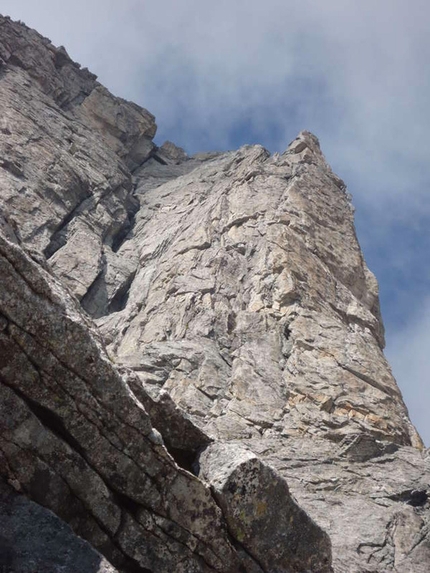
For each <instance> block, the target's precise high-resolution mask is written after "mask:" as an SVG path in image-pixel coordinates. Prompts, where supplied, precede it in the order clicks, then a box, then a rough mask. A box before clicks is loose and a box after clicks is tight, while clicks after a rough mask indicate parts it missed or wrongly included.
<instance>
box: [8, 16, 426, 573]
mask: <svg viewBox="0 0 430 573" xmlns="http://www.w3.org/2000/svg"><path fill="white" fill-rule="evenodd" d="M0 64H1V67H0V106H1V116H0V117H1V120H0V121H1V126H0V163H1V169H0V178H1V179H0V180H1V192H0V265H1V268H0V277H1V278H0V392H1V394H2V398H1V400H0V409H1V414H0V513H1V514H2V515H3V516H6V517H5V518H4V519H5V521H4V522H3V521H2V525H1V526H0V556H1V557H0V565H3V563H4V564H5V565H4V566H5V567H9V568H12V565H11V563H12V559H14V560H15V561H14V563H18V565H16V566H15V565H13V566H14V567H19V570H20V571H25V572H27V571H28V572H29V573H30V571H36V570H37V571H40V570H43V568H45V570H48V569H49V570H50V571H57V570H64V571H69V570H70V571H72V570H75V569H76V570H80V571H88V572H91V571H97V570H99V571H114V570H115V568H116V570H118V571H119V572H124V573H128V572H130V573H131V572H138V571H141V572H148V571H149V572H153V573H164V572H168V571H178V572H183V573H194V572H196V573H197V572H209V571H218V572H226V573H236V572H238V573H239V572H242V573H246V572H248V573H257V572H258V573H261V572H264V573H281V572H282V573H299V572H301V573H305V572H312V573H330V572H331V571H334V572H335V573H345V572H346V571H348V572H351V573H370V572H372V573H377V572H379V573H382V572H385V571H387V572H388V571H392V572H397V573H424V572H426V573H427V571H428V570H430V533H429V528H430V513H429V510H430V504H429V501H428V497H427V496H428V489H429V480H430V456H429V454H428V451H426V450H425V449H424V448H423V445H422V442H421V440H420V438H419V436H418V434H417V432H416V431H415V429H414V428H413V426H412V424H411V423H410V421H409V418H408V413H407V409H406V407H405V405H404V403H403V400H402V397H401V394H400V391H399V389H398V387H397V385H396V382H395V380H394V379H393V377H392V375H391V371H390V368H389V366H388V364H387V362H386V360H385V358H384V355H383V352H382V349H383V345H384V333H383V326H382V321H381V317H380V312H379V303H378V288H377V283H376V280H375V278H374V276H373V275H372V273H371V272H370V271H369V270H368V268H367V267H366V265H365V262H364V260H363V257H362V254H361V251H360V247H359V245H358V242H357V239H356V236H355V231H354V225H353V211H352V207H351V204H350V198H349V196H348V194H347V193H346V189H345V185H344V183H343V182H342V181H341V180H340V179H339V178H338V177H337V176H336V175H335V174H334V173H333V172H332V171H331V169H330V167H329V166H328V165H327V163H326V162H325V159H324V157H323V155H322V153H321V150H320V148H319V144H318V141H317V139H316V137H315V136H313V135H312V134H310V133H308V132H302V133H301V134H299V136H298V138H297V139H296V140H294V141H293V142H292V143H291V144H290V146H289V147H288V149H287V150H286V151H285V152H284V153H283V154H275V155H273V156H270V154H269V153H268V152H267V151H266V150H265V149H263V148H262V147H260V146H248V147H244V148H242V149H240V150H238V151H235V152H225V153H206V154H197V155H195V156H193V157H191V158H190V157H187V155H186V154H185V152H184V151H183V150H182V149H180V148H178V147H177V146H175V145H174V144H173V143H171V142H166V143H165V144H163V145H162V146H161V147H160V148H158V147H157V146H155V144H154V143H153V142H152V138H153V137H154V135H155V131H156V126H155V122H154V118H153V116H152V115H151V114H150V113H149V112H147V111H146V110H144V109H142V108H140V107H139V106H137V105H135V104H132V103H130V102H126V101H125V100H122V99H120V98H117V97H115V96H113V95H112V94H110V93H109V92H108V91H107V90H106V88H104V87H103V86H101V85H100V84H99V83H98V82H97V81H96V78H95V76H94V75H92V74H91V73H90V72H88V71H87V70H85V69H81V68H80V67H79V65H78V64H76V63H74V62H73V61H72V60H71V59H70V58H69V56H68V55H67V52H66V51H65V49H64V48H55V47H54V46H52V44H51V43H50V42H49V40H47V39H46V38H43V37H42V36H40V35H39V34H37V32H34V31H32V30H29V29H28V28H26V27H25V26H24V25H22V24H19V23H14V22H12V21H11V20H9V19H8V18H0ZM11 488H12V490H11ZM13 489H14V490H16V491H15V493H14V492H13ZM16 492H18V493H16ZM42 506H43V507H42ZM49 510H50V511H52V512H54V514H56V516H57V517H55V516H53V515H52V514H51V513H50V512H49ZM2 519H3V518H2ZM61 520H63V521H61ZM23 521H26V522H28V527H27V529H25V533H24V534H23V536H22V538H20V540H19V542H18V541H17V542H15V541H14V538H15V535H14V534H13V532H16V531H19V530H20V528H21V527H22V526H21V524H22V522H23ZM64 522H66V523H67V524H68V525H66V524H65V523H64ZM69 526H70V527H71V528H72V530H73V532H72V530H71V529H70V527H69ZM51 532H57V533H58V535H57V533H55V539H56V542H55V543H56V544H55V543H54V544H53V545H52V544H51V545H49V543H48V541H49V539H51V538H52V537H53V536H54V533H52V534H51ZM76 535H78V536H80V537H82V538H84V539H86V540H87V542H89V544H91V546H92V548H91V547H90V546H89V545H88V544H87V543H85V542H83V541H82V540H80V539H79V538H78V537H76ZM69 544H70V547H73V548H76V549H73V551H75V552H76V555H77V556H78V557H77V558H76V559H77V561H76V563H74V564H73V563H71V562H70V558H69V557H68V555H69V554H68V553H67V550H66V546H69ZM45 546H46V551H45V550H40V547H45ZM97 552H99V553H97ZM29 554H32V555H33V556H34V559H33V561H31V560H30V561H25V559H24V557H23V556H25V555H27V556H28V555H29ZM101 555H103V557H101ZM1 559H3V561H1ZM43 559H45V560H46V562H45V563H44V562H43ZM79 559H81V561H79ZM32 563H33V565H32ZM34 563H36V565H34ZM77 563H78V564H79V566H77ZM32 567H33V569H32ZM73 567H75V569H73ZM6 570H8V569H6ZM11 570H14V569H13V568H12V569H11ZM15 570H16V569H15Z"/></svg>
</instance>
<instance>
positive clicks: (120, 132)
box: [0, 17, 156, 313]
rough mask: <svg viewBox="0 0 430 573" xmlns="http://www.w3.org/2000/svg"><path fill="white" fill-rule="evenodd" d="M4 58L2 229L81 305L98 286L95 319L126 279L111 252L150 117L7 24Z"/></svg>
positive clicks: (125, 217) (1, 35) (125, 221)
mask: <svg viewBox="0 0 430 573" xmlns="http://www.w3.org/2000/svg"><path fill="white" fill-rule="evenodd" d="M0 60H1V67H0V165H1V166H2V169H0V184H1V187H2V193H1V195H0V227H1V228H3V229H4V230H5V232H6V233H7V234H8V236H9V237H10V238H12V239H13V240H15V241H17V242H20V243H23V244H25V245H27V246H31V247H33V248H37V249H38V250H40V251H43V253H44V254H45V256H46V258H47V259H49V261H50V264H51V266H52V268H54V269H55V271H56V273H57V275H58V276H60V277H61V279H62V280H63V282H64V283H65V284H66V285H67V286H68V287H69V288H70V289H71V290H72V291H73V292H74V294H75V295H76V296H77V297H78V298H79V299H80V300H81V301H82V304H83V305H84V307H86V308H88V309H89V310H91V308H90V307H91V297H92V292H93V290H94V288H97V289H100V288H101V286H102V285H103V289H104V293H105V296H104V299H103V309H102V311H98V312H102V313H103V312H104V311H105V310H107V309H110V310H115V309H116V306H115V305H116V302H115V300H116V298H118V296H120V295H121V290H122V289H123V288H124V287H125V286H126V285H127V284H128V283H129V281H130V269H129V265H127V264H126V263H125V262H124V261H122V260H121V259H120V258H118V256H117V255H116V253H115V251H116V250H117V248H118V246H119V245H120V244H121V241H122V240H123V237H124V236H125V235H126V234H127V232H128V231H129V229H130V225H131V221H132V219H133V215H134V213H135V212H136V210H137V209H138V202H137V201H136V199H135V198H134V197H133V196H132V181H131V172H130V170H129V167H131V168H132V167H136V166H137V165H139V164H140V163H142V162H143V161H145V160H146V159H147V158H148V157H150V155H151V154H152V151H153V149H155V145H154V144H153V143H152V137H153V136H154V134H155V131H156V125H155V121H154V117H153V116H152V115H151V114H150V113H149V112H147V111H146V110H144V109H142V108H140V107H139V106H137V105H135V104H133V103H129V102H126V101H125V100H122V99H120V98H116V97H114V96H113V95H112V94H110V93H109V92H108V91H107V90H106V89H105V88H104V87H103V86H101V85H100V84H98V82H97V81H96V77H95V76H94V75H93V74H90V73H89V72H88V70H85V69H80V66H79V65H78V64H76V63H75V62H73V61H72V60H71V59H70V58H69V57H68V55H67V53H66V51H65V50H64V48H59V49H57V48H55V47H54V46H53V45H52V44H51V43H50V41H49V40H48V39H47V38H43V37H42V36H40V35H39V34H38V33H37V32H35V31H34V30H30V29H29V28H27V27H25V26H23V25H20V24H17V23H15V22H12V21H11V20H9V19H7V18H3V17H0ZM112 276H113V277H114V279H115V280H114V284H113V279H112ZM118 293H119V294H118Z"/></svg>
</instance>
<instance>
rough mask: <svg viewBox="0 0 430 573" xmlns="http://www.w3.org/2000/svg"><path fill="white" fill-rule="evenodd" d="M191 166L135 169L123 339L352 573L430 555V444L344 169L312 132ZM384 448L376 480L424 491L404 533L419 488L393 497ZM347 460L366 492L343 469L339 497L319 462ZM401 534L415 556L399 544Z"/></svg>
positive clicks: (144, 367)
mask: <svg viewBox="0 0 430 573" xmlns="http://www.w3.org/2000/svg"><path fill="white" fill-rule="evenodd" d="M180 165H183V168H182V173H181V172H180V171H179V167H180ZM180 165H179V166H178V165H177V166H175V169H176V173H172V166H171V165H166V166H163V165H160V164H157V166H156V167H155V165H151V162H148V163H146V164H145V165H143V166H142V167H141V168H140V169H139V170H138V171H137V172H136V174H135V178H136V192H137V193H138V194H139V199H140V202H141V208H140V210H139V212H138V213H137V214H136V222H135V226H134V233H133V237H130V240H128V241H126V242H125V243H124V244H123V245H122V247H121V249H120V252H122V253H123V256H124V258H127V259H129V258H130V257H129V256H128V253H133V254H134V256H135V260H138V263H136V267H135V275H134V279H133V281H132V283H131V285H130V289H129V292H128V295H127V301H126V304H125V307H124V309H123V310H122V311H120V312H117V313H114V314H110V315H106V316H105V317H103V318H100V319H99V321H98V323H99V326H100V329H101V331H102V333H103V334H104V336H105V340H106V341H107V342H108V344H109V352H110V353H111V355H112V356H114V357H115V360H117V361H119V362H120V363H122V364H125V365H127V366H128V367H130V368H132V369H133V370H134V371H135V372H136V374H137V375H138V376H139V378H140V379H141V381H142V383H143V385H144V386H145V388H147V389H148V391H150V392H151V395H152V396H153V399H156V396H157V393H158V392H163V393H165V392H168V393H169V394H170V396H171V397H172V398H173V400H174V401H175V402H176V404H177V405H178V406H179V407H180V408H181V409H183V410H185V411H186V412H188V415H189V416H190V418H191V419H192V420H193V422H194V423H195V424H196V425H198V426H199V427H200V428H201V429H202V431H204V432H205V433H206V434H207V435H208V436H209V437H212V439H214V440H216V441H221V442H228V441H231V440H233V441H236V442H237V441H238V440H239V441H240V442H241V443H242V444H244V445H246V447H248V448H250V449H251V450H252V451H253V452H255V453H256V454H257V455H258V456H259V458H260V459H261V460H267V461H268V462H269V463H270V464H271V465H272V466H274V467H276V468H277V469H278V471H279V473H280V474H281V475H283V476H284V477H285V478H286V479H287V481H288V483H289V486H290V490H291V492H292V494H293V495H294V496H296V497H297V499H298V500H299V501H300V504H301V506H302V507H303V508H306V509H307V511H308V513H309V515H311V516H312V517H313V518H314V519H315V520H316V522H317V523H319V524H320V525H322V526H323V528H324V529H326V530H327V531H328V532H329V535H330V538H331V540H332V543H333V547H334V550H333V562H334V569H335V571H336V572H337V573H341V572H344V571H345V568H346V567H348V569H347V570H348V571H351V572H354V573H355V572H357V573H358V572H360V573H364V572H365V571H366V572H368V571H381V572H382V571H399V572H402V571H403V570H404V571H409V569H410V570H413V568H414V567H415V568H417V567H418V566H419V567H422V568H424V569H425V568H426V567H428V564H429V563H430V557H429V556H428V555H427V553H426V551H427V549H426V548H427V546H428V543H429V537H428V507H429V506H428V502H427V497H426V493H425V492H426V491H427V489H428V483H429V481H430V473H429V467H428V461H427V458H426V457H425V454H423V453H420V450H421V449H422V447H423V446H422V443H421V440H420V438H419V436H418V434H417V432H416V431H415V429H414V428H413V426H412V424H411V423H410V421H409V418H408V414H407V409H406V407H405V405H404V403H403V400H402V397H401V394H400V391H399V389H398V387H397V385H396V383H395V380H394V379H393V377H392V374H391V371H390V368H389V366H388V364H387V362H386V360H385V358H384V355H383V352H382V348H383V345H384V334H383V326H382V322H381V319H380V312H379V303H378V290H377V283H376V280H375V278H374V276H373V275H372V273H371V272H370V271H369V270H368V269H367V267H366V265H365V263H364V261H363V257H362V254H361V251H360V248H359V245H358V243H357V239H356V236H355V231H354V226H353V209H352V207H351V203H350V197H349V196H348V194H347V192H346V190H345V185H344V183H343V182H342V181H341V180H340V179H339V178H338V177H337V176H336V175H334V174H333V172H332V171H331V169H330V168H329V166H328V165H327V164H326V162H325V159H324V157H323V155H322V153H321V151H320V148H319V145H318V141H317V139H316V138H315V137H314V136H313V135H311V134H309V133H307V132H303V133H301V134H300V135H299V137H298V138H297V139H296V140H295V141H293V142H292V144H291V145H290V146H289V148H288V149H287V151H286V152H285V153H283V154H282V155H279V154H275V155H274V156H270V155H269V153H268V152H267V151H266V150H264V149H263V148H261V147H259V146H252V147H245V148H242V149H241V150H239V151H237V152H229V153H223V154H214V155H208V156H197V157H194V158H190V159H186V160H184V161H183V162H182V164H180ZM146 172H147V173H148V174H147V176H145V173H146ZM163 172H164V174H165V176H164V177H163ZM175 175H176V177H175ZM159 430H160V431H161V433H163V431H164V430H163V424H162V421H161V422H160V423H159ZM411 446H412V447H413V448H412V449H411ZM404 448H406V450H405V449H404ZM414 448H417V449H414ZM291 451H292V452H294V455H293V454H291V453H289V452H291ZM304 452H308V454H309V455H308V456H306V455H305V454H304ZM327 452H330V455H328V453H327ZM340 452H343V453H342V455H341V454H340ZM403 452H409V453H408V454H404V453H403ZM386 455H391V462H390V464H389V465H386V466H384V467H386V468H387V473H386V474H381V475H380V478H378V481H379V485H378V487H379V488H382V487H383V484H384V480H385V478H388V476H390V479H391V481H392V486H391V487H392V491H393V494H397V493H399V492H407V491H414V490H417V491H420V492H424V493H423V494H422V495H423V500H424V501H423V507H416V508H413V509H410V508H409V506H408V507H407V510H406V511H407V512H412V514H413V515H414V516H415V517H416V520H415V518H414V519H412V518H411V519H409V518H408V519H409V521H407V523H408V526H407V527H405V528H403V530H400V529H397V531H398V532H399V531H403V533H398V535H400V536H401V538H402V541H401V542H398V544H397V546H396V544H395V543H394V542H392V543H391V542H390V543H389V542H388V541H384V540H385V539H386V538H387V535H388V534H387V531H391V529H392V526H393V525H392V524H393V523H394V521H393V520H395V519H403V517H402V518H400V517H396V518H395V516H398V515H403V513H402V512H403V511H404V505H405V503H406V505H408V503H407V500H406V501H405V500H403V499H402V500H400V501H391V502H390V504H388V505H387V504H385V505H381V504H380V503H379V502H376V501H375V500H374V499H373V498H372V496H371V491H370V490H369V489H368V487H367V486H366V487H365V485H364V484H365V483H366V479H367V478H366V476H367V475H372V470H371V468H372V467H375V470H374V471H375V476H376V475H379V474H378V469H377V468H379V467H380V466H379V464H380V463H381V462H380V460H385V459H386V458H385V456H386ZM403 455H408V456H412V455H413V457H414V463H415V464H416V467H417V468H419V472H420V473H421V480H420V483H419V484H418V483H417V479H416V478H415V477H413V472H412V471H408V470H407V464H406V463H405V462H404V461H402V459H403V458H402V456H403ZM345 456H346V458H345ZM285 458H287V459H288V460H290V461H289V463H286V462H285V461H284V459H285ZM303 459H305V461H302V460H303ZM345 459H346V460H348V464H351V463H353V464H354V465H356V466H357V469H356V470H351V471H354V473H355V474H358V476H357V480H356V491H352V490H351V489H348V488H347V487H345V486H344V483H345V481H344V480H342V479H340V481H339V484H337V482H336V487H337V486H338V487H337V489H336V496H335V499H334V500H333V501H332V500H330V501H328V500H327V498H328V496H327V497H326V496H325V494H324V497H322V496H321V494H320V493H319V486H315V483H316V484H318V483H319V478H318V475H319V473H320V472H321V471H322V470H321V468H323V469H325V468H327V471H330V472H331V473H330V478H327V479H331V478H332V477H335V476H336V475H337V473H339V474H341V472H343V471H344V470H343V469H342V467H343V466H342V464H343V463H344V461H343V460H345ZM364 462H367V465H365V469H363V466H362V465H361V464H363V463H364ZM296 465H297V467H298V468H299V469H298V470H297V472H295V473H292V472H291V467H293V468H294V467H296ZM388 468H389V469H388ZM315 474H317V477H315ZM292 475H293V476H294V478H293V480H292V481H291V476H292ZM329 483H331V482H329ZM346 483H349V481H347V482H346ZM305 494H306V495H305ZM359 508H362V512H361V514H360V511H359ZM423 508H424V509H423ZM408 515H409V513H408ZM405 519H406V518H405ZM406 530H407V531H408V532H406ZM346 532H348V534H346ZM390 535H391V534H390ZM405 536H406V537H405ZM406 538H407V539H406ZM390 539H391V537H390ZM393 539H394V538H393ZM414 539H415V541H416V543H417V545H416V546H414V542H413V540H414ZM381 540H383V541H381ZM402 543H403V545H405V546H408V547H415V549H414V550H416V551H417V553H416V555H418V557H416V556H414V555H413V551H412V552H411V553H410V554H409V553H407V552H406V553H404V554H402V555H403V557H399V555H400V554H399V549H398V547H399V546H400V545H402ZM363 544H364V545H363ZM381 544H382V545H383V547H384V549H383V550H382V551H380V552H379V553H378V551H377V550H375V551H373V550H372V551H370V550H369V549H368V547H375V548H378V547H380V545H381ZM399 544H400V545H399ZM408 544H409V545H408ZM374 553H377V555H376V556H374ZM399 560H400V561H399ZM420 560H421V561H420ZM400 562H401V565H398V563H400ZM371 567H373V569H372V568H371ZM408 567H409V569H407V568H408ZM417 570H418V569H417Z"/></svg>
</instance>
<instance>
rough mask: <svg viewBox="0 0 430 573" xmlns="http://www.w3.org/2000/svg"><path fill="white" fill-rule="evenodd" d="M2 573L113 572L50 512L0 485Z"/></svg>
mask: <svg viewBox="0 0 430 573" xmlns="http://www.w3.org/2000/svg"><path fill="white" fill-rule="evenodd" d="M0 571H2V573H17V572H19V573H36V572H37V573H82V572H84V571H85V572H87V573H115V572H116V571H117V570H116V569H115V568H114V567H112V565H110V563H108V562H107V561H106V559H104V558H103V557H102V556H101V555H100V554H99V553H97V552H96V551H94V549H92V547H91V546H90V545H89V544H88V543H86V542H85V541H83V540H82V539H80V538H78V537H76V535H74V533H73V532H72V530H71V529H70V527H69V526H68V525H66V524H65V523H64V522H62V521H61V520H60V519H58V517H56V516H55V515H54V514H53V513H51V512H50V511H48V510H46V509H43V508H42V507H40V506H39V505H37V504H36V503H34V502H32V501H28V500H27V499H26V498H25V497H24V496H22V495H18V494H17V493H15V492H14V491H13V489H12V488H11V487H6V486H5V484H2V483H0Z"/></svg>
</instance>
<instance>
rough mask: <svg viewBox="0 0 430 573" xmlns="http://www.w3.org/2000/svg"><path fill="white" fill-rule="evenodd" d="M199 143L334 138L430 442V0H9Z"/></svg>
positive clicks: (161, 121) (414, 406)
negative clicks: (305, 135) (303, 135)
mask: <svg viewBox="0 0 430 573" xmlns="http://www.w3.org/2000/svg"><path fill="white" fill-rule="evenodd" d="M0 12H1V13H3V14H9V15H10V16H12V17H13V18H15V19H21V20H23V21H24V22H25V23H26V24H28V25H30V26H32V27H35V28H36V29H38V31H40V32H41V33H43V34H45V35H46V36H48V37H49V38H50V39H51V40H52V41H53V42H54V43H55V44H57V45H59V44H63V45H65V46H66V48H67V50H68V52H69V54H70V55H71V56H72V57H73V58H74V59H75V60H77V61H78V62H80V63H81V64H82V65H84V66H87V67H89V68H90V69H91V70H92V71H93V72H95V73H96V74H97V75H98V76H99V79H100V81H101V82H102V83H104V84H105V85H107V86H108V87H109V88H110V89H111V90H112V91H113V92H114V93H115V94H117V95H120V96H122V97H125V98H127V99H131V100H133V101H136V102H137V103H139V104H141V105H143V106H144V107H146V108H147V109H149V110H150V111H151V112H152V113H154V114H155V115H156V117H157V123H158V126H159V130H158V135H157V139H156V141H157V142H158V143H162V142H163V141H164V140H165V139H170V140H172V141H174V142H175V143H177V144H178V145H182V146H183V147H185V149H186V150H187V151H188V152H189V153H193V152H195V151H203V150H212V149H231V148H236V147H238V146H240V145H242V144H244V143H261V144H262V145H264V146H265V147H267V148H268V149H269V150H270V151H282V150H284V149H285V147H286V146H287V144H288V143H289V141H291V140H292V139H294V137H295V136H296V134H297V133H298V131H300V130H302V129H308V130H310V131H312V132H314V133H315V134H316V135H317V136H318V137H319V139H320V141H321V146H322V149H323V152H324V153H325V155H326V157H327V159H328V161H329V162H330V164H331V165H332V167H333V169H334V170H335V171H336V172H337V173H338V174H339V175H340V176H341V177H342V178H343V179H344V180H345V181H346V183H347V185H348V189H349V191H350V192H351V193H352V195H353V201H354V205H355V207H356V225H357V232H358V236H359V239H360V242H361V245H362V248H363V250H364V254H365V258H366V260H367V262H368V265H369V266H370V268H371V269H372V270H373V271H374V272H375V274H376V275H377V278H378V280H379V284H380V293H381V304H382V311H383V316H384V321H385V326H386V332H387V351H386V353H387V356H388V358H389V360H390V362H391V364H392V366H393V370H394V373H395V375H396V377H397V380H398V383H399V385H400V387H401V389H402V392H403V394H404V397H405V400H406V403H407V405H408V407H409V410H410V414H411V417H412V420H413V422H414V423H415V424H416V426H417V427H418V429H419V431H420V432H421V434H422V436H423V438H424V439H425V441H426V443H427V444H430V417H429V416H428V411H429V410H430V379H429V378H430V358H429V356H430V352H429V351H430V266H429V264H428V261H429V255H428V253H429V249H430V233H429V228H430V201H429V192H430V162H429V157H430V137H429V134H430V105H429V102H430V71H429V70H430V68H429V65H428V62H429V61H430V34H429V33H428V30H429V29H430V4H429V3H428V0H411V1H410V2H408V3H406V2H404V0H378V1H376V2H375V0H373V1H368V0H361V1H360V2H357V1H356V0H325V2H321V1H320V0H300V1H299V2H298V1H297V0H295V1H293V0H266V1H265V2H261V0H246V1H245V0H229V1H227V0H217V1H216V2H214V1H213V0H210V1H208V0H181V1H180V2H178V1H177V0H157V1H156V2H155V1H154V0H122V1H119V0H86V1H83V0H75V1H74V2H73V3H60V2H58V0H39V1H38V2H34V0H22V1H20V0H11V1H8V0H0Z"/></svg>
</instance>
